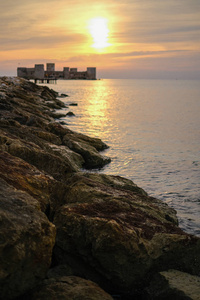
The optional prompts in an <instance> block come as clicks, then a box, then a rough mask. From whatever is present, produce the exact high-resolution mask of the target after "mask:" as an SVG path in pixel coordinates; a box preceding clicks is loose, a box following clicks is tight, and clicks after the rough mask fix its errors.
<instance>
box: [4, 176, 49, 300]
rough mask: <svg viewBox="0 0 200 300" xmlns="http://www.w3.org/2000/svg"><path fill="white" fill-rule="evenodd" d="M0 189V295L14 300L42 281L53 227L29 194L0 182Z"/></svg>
mask: <svg viewBox="0 0 200 300" xmlns="http://www.w3.org/2000/svg"><path fill="white" fill-rule="evenodd" d="M0 187H1V189H0V220H1V226H0V265H1V271H0V295H1V299H13V298H15V297H16V296H19V295H21V294H23V293H24V292H26V291H27V290H28V289H31V288H33V287H34V286H35V285H36V284H38V283H39V282H40V281H41V279H43V278H44V277H45V275H46V272H47V270H48V269H49V267H50V263H51V255H52V248H53V246H54V243H55V226H54V225H53V224H52V223H50V222H49V221H48V219H47V217H46V216H45V215H44V214H43V213H42V212H40V211H39V210H38V206H39V204H38V203H37V201H36V200H35V199H34V198H32V197H31V196H30V195H29V194H27V193H26V192H23V191H20V190H16V189H15V188H13V187H12V186H11V185H8V183H6V182H5V181H4V180H2V179H0Z"/></svg>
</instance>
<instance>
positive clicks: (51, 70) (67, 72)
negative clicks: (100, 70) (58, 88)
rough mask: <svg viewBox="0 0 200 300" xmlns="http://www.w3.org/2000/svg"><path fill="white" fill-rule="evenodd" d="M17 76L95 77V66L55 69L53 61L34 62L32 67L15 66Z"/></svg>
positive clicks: (49, 77)
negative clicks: (83, 69)
mask: <svg viewBox="0 0 200 300" xmlns="http://www.w3.org/2000/svg"><path fill="white" fill-rule="evenodd" d="M17 76H18V77H22V78H25V79H35V80H38V79H39V80H40V79H41V80H43V79H87V80H95V79H96V68H87V71H81V72H79V71H78V69H77V68H69V67H64V68H63V71H55V64H54V63H47V64H46V71H45V70H44V65H43V64H36V65H35V67H34V68H21V67H19V68H17Z"/></svg>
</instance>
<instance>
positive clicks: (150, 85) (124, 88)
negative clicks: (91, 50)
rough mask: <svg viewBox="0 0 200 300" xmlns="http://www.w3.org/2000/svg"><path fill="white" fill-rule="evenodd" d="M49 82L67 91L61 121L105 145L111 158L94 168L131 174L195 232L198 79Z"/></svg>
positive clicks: (199, 219) (199, 175)
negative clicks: (104, 163)
mask: <svg viewBox="0 0 200 300" xmlns="http://www.w3.org/2000/svg"><path fill="white" fill-rule="evenodd" d="M48 87H50V88H52V89H54V90H56V91H57V92H59V93H64V94H67V95H68V96H69V97H66V98H62V99H61V100H62V101H64V102H65V103H66V104H67V105H69V104H70V106H69V107H68V108H65V109H63V110H62V112H64V113H65V112H66V113H67V112H69V111H72V112H73V113H74V114H75V116H73V117H69V116H66V117H64V118H62V119H60V121H62V122H65V123H67V127H68V128H70V129H72V130H74V131H77V132H81V133H84V134H86V135H89V136H92V137H97V138H100V139H102V140H103V141H104V142H105V143H106V144H107V145H108V146H109V149H107V150H105V151H104V152H103V153H102V154H103V155H105V156H108V157H110V158H111V163H110V164H108V165H106V166H105V167H104V168H103V169H101V170H94V171H95V172H100V173H104V174H112V175H119V176H123V177H126V178H128V179H131V180H132V181H133V182H134V183H136V184H137V185H138V186H140V187H142V188H143V189H144V190H145V191H146V192H147V193H148V194H149V195H150V196H153V197H156V198H158V199H160V200H162V201H163V202H165V203H167V204H168V205H169V206H171V207H172V208H174V209H175V210H176V211H177V217H178V220H179V226H180V227H181V228H182V229H183V230H184V231H185V232H187V233H190V234H194V235H197V236H200V82H199V81H197V80H144V79H141V80H136V79H101V80H92V81H89V80H58V81H57V84H48ZM71 104H73V105H74V106H71ZM76 104H77V106H76Z"/></svg>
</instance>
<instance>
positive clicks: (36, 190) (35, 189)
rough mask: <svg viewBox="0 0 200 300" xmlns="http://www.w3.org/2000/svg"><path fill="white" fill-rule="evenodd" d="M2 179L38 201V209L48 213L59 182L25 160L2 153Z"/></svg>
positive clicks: (0, 158) (0, 152) (0, 155)
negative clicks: (53, 193) (54, 190)
mask: <svg viewBox="0 0 200 300" xmlns="http://www.w3.org/2000/svg"><path fill="white" fill-rule="evenodd" d="M0 178H2V179H4V180H5V181H6V182H7V183H8V184H10V185H12V186H13V187H14V188H16V189H17V190H22V191H25V192H26V193H28V194H29V195H30V196H32V197H33V198H34V199H35V200H37V204H38V209H40V210H42V211H43V212H46V211H47V210H48V209H49V205H50V199H51V195H52V192H53V189H54V187H55V185H56V184H57V182H56V181H55V180H54V179H53V178H52V177H51V176H49V175H47V174H44V173H42V172H41V171H39V170H38V169H37V168H36V167H34V166H33V165H30V164H28V163H27V162H25V161H24V160H22V159H20V158H18V157H15V156H12V155H10V154H9V153H7V152H2V151H0Z"/></svg>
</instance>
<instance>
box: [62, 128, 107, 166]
mask: <svg viewBox="0 0 200 300" xmlns="http://www.w3.org/2000/svg"><path fill="white" fill-rule="evenodd" d="M63 143H64V145H66V146H67V147H69V149H71V150H72V151H74V152H76V153H78V154H80V155H81V156H82V157H83V159H84V161H85V163H84V165H83V167H84V168H86V169H92V168H93V169H98V168H102V167H103V166H105V165H106V164H108V163H109V162H110V161H111V160H110V159H109V158H106V157H104V156H102V155H101V154H99V152H98V151H101V150H104V149H105V148H106V145H105V144H104V143H102V142H101V141H100V140H99V139H95V138H94V139H92V138H87V137H86V136H84V135H81V134H76V133H72V132H68V133H67V134H66V135H65V136H64V138H63Z"/></svg>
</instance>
